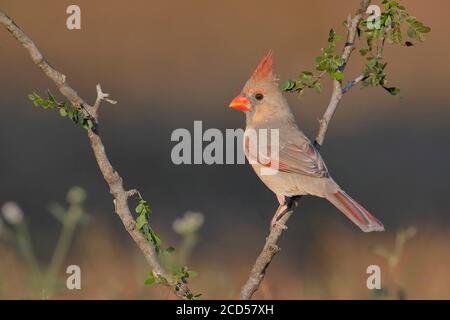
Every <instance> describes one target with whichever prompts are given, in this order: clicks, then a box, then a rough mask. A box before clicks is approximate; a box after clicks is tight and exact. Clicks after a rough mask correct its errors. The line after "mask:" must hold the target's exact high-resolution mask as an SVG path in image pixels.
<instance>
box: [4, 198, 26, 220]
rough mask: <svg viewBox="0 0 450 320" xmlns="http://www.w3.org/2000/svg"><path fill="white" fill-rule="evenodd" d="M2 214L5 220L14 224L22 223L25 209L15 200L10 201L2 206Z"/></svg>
mask: <svg viewBox="0 0 450 320" xmlns="http://www.w3.org/2000/svg"><path fill="white" fill-rule="evenodd" d="M1 211H2V214H3V217H4V218H5V220H6V221H7V222H8V223H10V224H13V225H16V224H20V223H22V221H23V211H22V209H20V207H19V206H18V205H17V203H15V202H13V201H9V202H6V203H4V204H3V206H2V209H1Z"/></svg>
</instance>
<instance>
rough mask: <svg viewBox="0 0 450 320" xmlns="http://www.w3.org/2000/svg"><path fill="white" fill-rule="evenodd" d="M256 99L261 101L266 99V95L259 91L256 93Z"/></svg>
mask: <svg viewBox="0 0 450 320" xmlns="http://www.w3.org/2000/svg"><path fill="white" fill-rule="evenodd" d="M255 99H256V100H259V101H261V100H262V99H264V95H263V94H262V93H257V94H255Z"/></svg>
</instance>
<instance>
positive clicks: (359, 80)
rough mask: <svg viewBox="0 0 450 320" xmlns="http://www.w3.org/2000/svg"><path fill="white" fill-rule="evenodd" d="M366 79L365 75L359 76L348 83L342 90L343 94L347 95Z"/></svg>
mask: <svg viewBox="0 0 450 320" xmlns="http://www.w3.org/2000/svg"><path fill="white" fill-rule="evenodd" d="M363 79H364V76H363V75H360V76H357V77H356V78H355V79H353V80H352V81H350V82H349V83H347V85H346V86H345V87H343V88H342V94H346V93H347V92H348V91H349V90H350V89H351V88H353V87H354V86H356V85H357V84H358V83H360V82H361V81H362V80H363Z"/></svg>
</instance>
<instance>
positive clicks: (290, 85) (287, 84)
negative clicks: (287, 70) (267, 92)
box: [281, 80, 295, 91]
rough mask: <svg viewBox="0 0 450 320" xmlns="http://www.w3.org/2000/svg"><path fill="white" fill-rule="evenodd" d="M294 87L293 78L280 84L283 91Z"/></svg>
mask: <svg viewBox="0 0 450 320" xmlns="http://www.w3.org/2000/svg"><path fill="white" fill-rule="evenodd" d="M294 87H295V81H293V80H286V81H285V82H284V83H283V84H282V85H281V90H283V91H289V90H292V89H293V88H294Z"/></svg>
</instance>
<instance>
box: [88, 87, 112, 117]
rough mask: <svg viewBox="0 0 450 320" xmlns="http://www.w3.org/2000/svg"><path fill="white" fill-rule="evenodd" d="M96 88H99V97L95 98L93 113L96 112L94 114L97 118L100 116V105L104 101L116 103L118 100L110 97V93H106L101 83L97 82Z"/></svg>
mask: <svg viewBox="0 0 450 320" xmlns="http://www.w3.org/2000/svg"><path fill="white" fill-rule="evenodd" d="M96 88H97V99H96V100H95V103H94V107H93V113H94V114H93V116H94V118H95V119H97V118H98V111H99V109H100V105H101V104H102V101H106V102H109V103H111V104H116V103H117V101H116V100H112V99H109V98H108V97H109V93H104V92H103V91H102V87H101V86H100V83H99V84H97V87H96Z"/></svg>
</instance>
